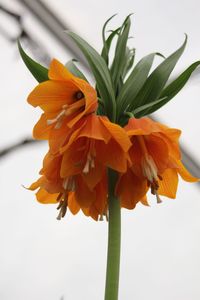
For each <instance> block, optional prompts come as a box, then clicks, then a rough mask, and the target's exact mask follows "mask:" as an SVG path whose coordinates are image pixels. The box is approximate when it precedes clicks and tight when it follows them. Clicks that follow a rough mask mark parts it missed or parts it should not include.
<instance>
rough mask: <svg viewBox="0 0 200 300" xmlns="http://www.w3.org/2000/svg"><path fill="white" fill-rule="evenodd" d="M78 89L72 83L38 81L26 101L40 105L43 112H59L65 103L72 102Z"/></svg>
mask: <svg viewBox="0 0 200 300" xmlns="http://www.w3.org/2000/svg"><path fill="white" fill-rule="evenodd" d="M77 91H78V89H77V87H76V86H74V84H73V83H71V82H69V83H67V84H66V83H65V82H56V81H51V80H48V81H45V82H42V83H40V84H39V85H38V86H36V87H35V89H34V90H33V91H32V92H31V93H30V95H29V96H28V103H30V104H31V105H33V106H34V107H36V106H40V107H41V108H42V109H43V110H44V111H45V112H57V113H58V112H59V110H61V109H62V106H63V105H65V104H71V103H73V102H74V95H75V94H76V92H77Z"/></svg>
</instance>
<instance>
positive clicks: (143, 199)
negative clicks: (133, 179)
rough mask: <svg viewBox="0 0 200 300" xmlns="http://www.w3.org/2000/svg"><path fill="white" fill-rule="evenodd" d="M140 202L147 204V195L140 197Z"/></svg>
mask: <svg viewBox="0 0 200 300" xmlns="http://www.w3.org/2000/svg"><path fill="white" fill-rule="evenodd" d="M140 202H141V203H142V204H143V205H145V206H149V203H148V201H147V196H144V197H142V199H140Z"/></svg>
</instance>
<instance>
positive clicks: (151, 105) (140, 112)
mask: <svg viewBox="0 0 200 300" xmlns="http://www.w3.org/2000/svg"><path fill="white" fill-rule="evenodd" d="M165 100H167V97H163V98H160V99H158V100H155V101H153V102H150V103H148V104H144V105H142V106H139V107H138V108H136V109H135V110H134V111H133V115H134V116H135V117H140V118H141V117H143V116H145V115H146V114H145V113H144V112H145V111H146V110H148V109H149V108H154V106H155V105H156V104H158V103H159V104H160V103H163V102H164V101H165Z"/></svg>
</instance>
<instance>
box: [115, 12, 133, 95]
mask: <svg viewBox="0 0 200 300" xmlns="http://www.w3.org/2000/svg"><path fill="white" fill-rule="evenodd" d="M130 26H131V21H130V16H128V17H127V18H126V19H125V21H124V23H123V24H122V27H121V30H120V33H119V37H118V40H117V45H116V48H115V56H114V59H113V63H112V66H111V74H112V79H113V83H114V88H115V91H116V92H117V91H118V83H119V80H120V78H121V77H122V74H123V70H124V66H125V64H126V45H127V41H128V35H129V30H130Z"/></svg>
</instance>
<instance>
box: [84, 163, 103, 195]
mask: <svg viewBox="0 0 200 300" xmlns="http://www.w3.org/2000/svg"><path fill="white" fill-rule="evenodd" d="M104 170H105V167H104V166H103V165H102V164H100V163H99V162H98V161H95V167H94V168H91V169H90V171H89V172H88V173H86V174H84V173H83V175H82V176H83V180H84V181H85V183H86V184H87V186H88V187H89V189H90V190H93V188H94V187H95V186H96V185H97V183H98V182H99V181H100V180H101V179H102V176H103V171H104Z"/></svg>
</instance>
